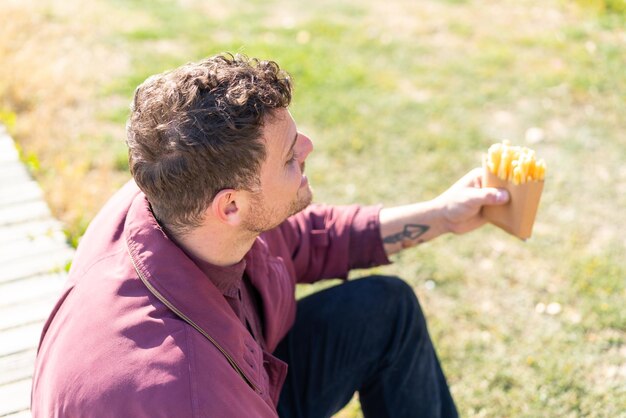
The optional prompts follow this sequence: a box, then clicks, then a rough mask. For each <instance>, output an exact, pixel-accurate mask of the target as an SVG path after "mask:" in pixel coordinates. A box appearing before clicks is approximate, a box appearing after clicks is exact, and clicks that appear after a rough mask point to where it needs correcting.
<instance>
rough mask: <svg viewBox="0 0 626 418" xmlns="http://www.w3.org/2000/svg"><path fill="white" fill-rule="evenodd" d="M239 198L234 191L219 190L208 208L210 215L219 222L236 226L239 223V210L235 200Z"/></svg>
mask: <svg viewBox="0 0 626 418" xmlns="http://www.w3.org/2000/svg"><path fill="white" fill-rule="evenodd" d="M238 197H240V196H239V194H238V193H237V191H236V190H234V189H224V190H220V191H219V192H218V193H217V194H216V195H215V197H214V198H213V201H212V202H211V205H210V207H209V210H210V211H211V214H212V215H213V216H214V217H215V219H218V220H219V221H220V222H223V223H225V224H229V225H231V226H237V225H239V223H240V222H241V209H240V207H239V206H238V201H237V198H238Z"/></svg>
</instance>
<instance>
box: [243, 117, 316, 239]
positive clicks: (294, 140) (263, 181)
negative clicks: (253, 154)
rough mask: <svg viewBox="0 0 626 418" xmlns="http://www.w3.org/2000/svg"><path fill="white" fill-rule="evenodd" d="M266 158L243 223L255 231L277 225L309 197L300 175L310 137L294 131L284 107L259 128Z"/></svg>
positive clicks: (310, 144) (310, 196) (304, 180)
mask: <svg viewBox="0 0 626 418" xmlns="http://www.w3.org/2000/svg"><path fill="white" fill-rule="evenodd" d="M263 140H264V141H265V147H266V158H265V161H264V162H263V163H262V164H261V171H260V186H261V189H260V191H259V192H258V193H255V194H253V195H252V199H251V200H252V202H251V208H250V212H249V216H247V217H246V219H245V220H244V224H243V226H244V227H245V228H246V229H248V230H250V231H252V232H255V233H261V232H264V231H268V230H270V229H272V228H275V227H276V226H278V225H280V224H281V223H282V222H283V221H284V220H285V219H287V218H288V217H289V216H291V215H293V214H295V213H298V212H300V211H301V210H302V209H304V208H305V207H307V206H308V205H309V204H310V203H311V200H312V199H313V192H312V191H311V187H310V186H309V181H308V179H307V178H306V176H305V175H304V161H305V160H306V158H307V157H308V155H309V154H310V153H311V151H313V143H312V142H311V140H310V139H309V138H308V137H307V136H305V135H303V134H302V133H300V132H298V130H297V128H296V124H295V122H294V120H293V118H292V117H291V114H290V113H289V111H288V110H287V109H277V110H276V111H275V112H274V114H273V115H272V116H270V117H269V118H268V119H267V121H266V124H265V127H264V129H263Z"/></svg>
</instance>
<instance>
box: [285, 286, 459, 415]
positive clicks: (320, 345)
mask: <svg viewBox="0 0 626 418" xmlns="http://www.w3.org/2000/svg"><path fill="white" fill-rule="evenodd" d="M274 354H275V355H276V356H277V357H279V358H281V359H282V360H284V361H286V362H287V363H288V364H289V372H288V374H287V380H286V381H285V386H284V387H283V390H282V392H281V395H280V401H279V404H278V413H279V415H280V416H281V417H289V418H291V417H298V418H303V417H312V418H318V417H330V416H332V415H333V414H334V413H336V412H338V411H339V410H340V409H341V408H343V407H344V406H345V405H346V404H347V403H348V401H350V399H351V398H352V396H353V394H354V392H355V391H358V392H359V399H360V401H361V407H362V410H363V414H364V415H365V417H375V418H384V417H393V418H402V417H456V416H457V412H456V408H455V406H454V401H453V400H452V397H451V395H450V391H449V390H448V385H447V383H446V379H445V377H444V375H443V372H442V371H441V367H440V365H439V360H438V359H437V355H436V354H435V350H434V349H433V345H432V343H431V341H430V337H429V335H428V330H427V328H426V321H425V319H424V315H423V314H422V311H421V309H420V306H419V303H418V302H417V298H416V297H415V293H414V292H413V289H411V287H410V286H408V285H407V284H406V283H405V282H403V281H402V280H400V279H398V278H396V277H385V276H372V277H367V278H363V279H358V280H353V281H349V282H346V283H344V284H341V285H339V286H336V287H332V288H329V289H326V290H323V291H321V292H318V293H315V294H313V295H311V296H308V297H306V298H304V299H302V300H300V301H299V302H298V313H297V316H296V322H295V325H294V327H293V329H292V330H291V331H290V332H289V333H288V334H287V336H286V337H285V338H284V340H283V341H282V342H281V343H280V344H279V346H278V348H277V349H276V351H275V352H274Z"/></svg>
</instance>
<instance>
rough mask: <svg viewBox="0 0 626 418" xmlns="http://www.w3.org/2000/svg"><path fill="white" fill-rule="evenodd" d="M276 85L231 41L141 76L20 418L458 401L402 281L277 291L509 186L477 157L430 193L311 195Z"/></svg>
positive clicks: (285, 101) (401, 413)
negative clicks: (347, 197) (122, 167)
mask: <svg viewBox="0 0 626 418" xmlns="http://www.w3.org/2000/svg"><path fill="white" fill-rule="evenodd" d="M290 100H291V83H290V80H289V77H288V75H287V74H286V73H284V72H283V71H281V70H280V69H279V67H278V65H277V64H275V63H273V62H265V61H257V60H248V59H247V58H245V57H241V56H235V57H233V56H230V55H219V56H215V57H212V58H209V59H206V60H204V61H201V62H199V63H196V64H187V65H185V66H182V67H180V68H178V69H176V70H174V71H171V72H167V73H164V74H161V75H157V76H154V77H151V78H149V79H148V80H146V81H145V82H144V83H143V84H142V85H141V86H139V88H138V89H137V91H136V92H135V97H134V101H133V105H132V112H131V116H130V120H129V123H128V135H127V136H128V138H127V142H128V146H129V161H130V170H131V173H132V175H133V177H134V182H131V183H129V184H127V185H126V186H125V187H124V188H122V190H120V191H119V192H118V193H117V194H116V195H115V196H114V197H113V198H112V199H111V200H110V201H109V202H108V203H107V204H106V206H105V207H104V208H103V209H102V211H101V212H100V213H99V214H98V216H96V218H95V219H94V220H93V222H92V223H91V225H90V227H89V229H88V230H87V232H86V233H85V236H84V237H83V239H82V241H81V244H80V246H79V248H78V251H77V253H76V257H75V259H74V262H73V265H72V269H71V271H70V275H69V278H68V283H67V286H66V288H65V291H64V293H63V295H62V296H61V298H60V300H59V302H58V303H57V305H56V306H55V308H54V311H53V312H52V314H51V316H50V318H49V319H48V321H47V323H46V325H45V327H44V331H43V334H42V337H41V343H40V347H39V352H38V356H37V362H36V370H35V375H34V379H33V394H32V412H33V416H34V417H51V416H58V417H81V416H85V417H150V418H154V417H274V416H277V415H280V416H284V417H328V416H331V415H332V414H333V413H335V412H336V411H338V410H340V409H341V408H342V407H343V406H344V405H345V404H346V403H347V402H348V401H349V400H350V398H351V397H352V395H353V394H354V392H355V391H359V396H360V401H361V404H362V408H363V412H364V414H365V416H368V417H418V416H423V417H436V416H456V409H455V406H454V403H453V401H452V398H451V396H450V393H449V391H448V387H447V384H446V381H445V378H444V375H443V373H442V371H441V368H440V366H439V362H438V360H437V357H436V354H435V351H434V349H433V347H432V344H431V342H430V338H429V336H428V331H427V329H426V324H425V320H424V317H423V315H422V313H421V311H420V308H419V304H418V303H417V300H416V298H415V295H414V293H413V292H412V290H411V288H410V287H409V286H407V285H406V284H404V282H402V281H400V280H399V279H397V278H392V277H381V276H376V277H369V278H363V279H359V280H354V281H349V282H346V283H344V284H342V285H340V286H336V287H333V288H330V289H327V290H324V291H322V292H319V293H317V294H314V295H312V296H310V297H307V298H304V299H303V300H301V301H299V302H296V301H295V298H294V288H295V285H296V283H297V282H314V281H317V280H320V279H323V278H332V277H344V278H345V277H346V275H347V274H348V271H349V270H350V269H352V268H362V267H371V266H375V265H380V264H385V263H388V259H387V256H388V255H389V254H392V253H394V252H396V251H399V250H400V249H402V248H406V247H410V246H413V245H416V244H419V243H421V242H424V241H427V240H430V239H433V238H435V237H436V236H438V235H441V234H443V233H446V232H455V233H463V232H467V231H470V230H472V229H475V228H477V227H479V226H480V225H482V224H483V223H484V220H483V219H482V218H481V216H480V209H481V207H482V206H483V205H486V204H502V203H505V202H506V201H507V199H508V196H507V194H506V193H505V192H503V191H500V190H498V189H489V188H480V174H479V172H478V171H476V170H475V171H472V172H470V173H469V174H468V175H466V176H465V177H463V178H462V179H461V180H460V181H458V182H457V183H456V184H455V185H454V186H452V188H450V189H449V190H448V191H446V192H445V193H443V194H442V195H441V196H439V197H438V198H436V199H434V200H432V201H429V202H424V203H417V204H414V205H408V206H402V207H396V208H388V209H381V208H380V207H378V206H375V207H360V206H356V205H354V206H345V207H333V206H323V205H310V203H311V199H312V193H311V189H310V187H309V183H308V180H307V177H306V175H305V173H304V168H305V161H306V159H307V157H308V155H309V153H310V152H311V151H312V149H313V145H312V143H311V140H310V139H309V138H308V137H307V136H306V135H305V134H303V133H302V132H299V131H298V130H297V128H296V124H295V122H294V120H293V118H292V117H291V115H290V113H289V112H288V110H287V107H288V105H289V103H290ZM296 306H297V309H296Z"/></svg>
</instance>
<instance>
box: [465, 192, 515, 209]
mask: <svg viewBox="0 0 626 418" xmlns="http://www.w3.org/2000/svg"><path fill="white" fill-rule="evenodd" d="M468 190H469V191H470V194H471V197H472V198H473V199H476V200H477V201H478V202H479V203H480V205H481V206H482V205H504V204H505V203H507V202H508V201H509V192H508V191H506V189H497V188H495V187H484V188H482V189H468Z"/></svg>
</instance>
